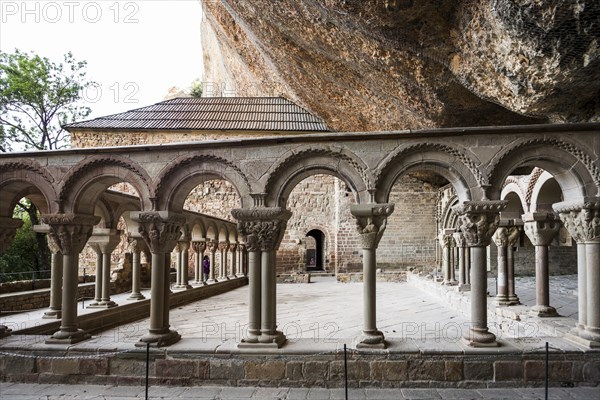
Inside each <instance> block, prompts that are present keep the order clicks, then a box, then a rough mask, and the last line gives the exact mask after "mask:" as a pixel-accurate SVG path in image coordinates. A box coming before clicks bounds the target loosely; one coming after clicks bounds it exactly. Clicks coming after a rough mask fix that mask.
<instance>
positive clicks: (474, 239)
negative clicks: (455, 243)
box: [453, 201, 507, 347]
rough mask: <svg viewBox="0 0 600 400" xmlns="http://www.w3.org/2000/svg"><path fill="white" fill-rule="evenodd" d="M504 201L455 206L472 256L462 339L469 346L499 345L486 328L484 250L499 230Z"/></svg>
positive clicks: (474, 202) (504, 205)
mask: <svg viewBox="0 0 600 400" xmlns="http://www.w3.org/2000/svg"><path fill="white" fill-rule="evenodd" d="M506 204H507V202H506V201H467V202H464V203H462V204H459V205H457V206H454V208H453V209H454V211H455V212H456V213H457V214H458V215H459V217H458V222H459V228H460V231H461V232H462V233H463V235H464V236H465V240H466V241H467V245H468V246H469V248H470V253H471V327H470V329H469V332H468V334H467V335H466V336H465V337H464V341H465V343H466V344H467V345H469V346H472V347H491V346H498V343H497V342H496V335H494V334H493V333H491V332H490V331H489V329H488V326H487V268H486V247H487V246H489V244H490V242H491V240H492V235H493V234H494V232H495V231H496V229H497V228H498V223H499V221H500V211H502V210H503V209H504V208H505V207H506Z"/></svg>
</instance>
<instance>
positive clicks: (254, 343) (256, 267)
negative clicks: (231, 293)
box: [231, 207, 291, 348]
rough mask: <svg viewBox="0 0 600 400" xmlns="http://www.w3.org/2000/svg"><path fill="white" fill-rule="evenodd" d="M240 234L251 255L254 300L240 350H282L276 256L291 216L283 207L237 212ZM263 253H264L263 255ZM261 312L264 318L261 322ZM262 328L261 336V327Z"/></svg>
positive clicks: (251, 300)
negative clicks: (244, 348) (278, 313)
mask: <svg viewBox="0 0 600 400" xmlns="http://www.w3.org/2000/svg"><path fill="white" fill-rule="evenodd" d="M231 214H232V215H233V217H234V218H236V219H237V220H238V231H239V232H240V233H241V234H242V235H243V236H244V239H245V242H246V245H247V246H248V251H249V252H250V254H249V255H250V299H249V309H250V312H249V320H250V321H249V322H250V324H249V325H250V327H249V331H248V337H247V338H245V339H244V340H242V342H241V343H240V344H239V346H240V347H261V348H279V347H281V346H283V344H284V343H285V341H286V338H285V336H284V334H283V333H282V332H280V331H278V330H277V292H276V290H277V279H276V274H277V266H276V263H275V252H276V250H277V248H278V247H279V244H280V243H281V239H282V238H283V234H284V233H285V227H286V224H287V221H288V219H289V218H290V216H291V213H290V212H289V211H288V210H286V209H284V208H279V207H270V208H266V207H260V208H251V209H236V210H233V211H232V212H231ZM259 250H260V251H259ZM258 310H260V318H258V315H257V314H258ZM258 325H260V335H259V334H258V331H257V326H258Z"/></svg>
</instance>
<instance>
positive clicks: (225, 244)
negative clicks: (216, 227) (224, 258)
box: [219, 241, 229, 251]
mask: <svg viewBox="0 0 600 400" xmlns="http://www.w3.org/2000/svg"><path fill="white" fill-rule="evenodd" d="M219 250H220V251H227V250H229V242H225V241H223V242H219Z"/></svg>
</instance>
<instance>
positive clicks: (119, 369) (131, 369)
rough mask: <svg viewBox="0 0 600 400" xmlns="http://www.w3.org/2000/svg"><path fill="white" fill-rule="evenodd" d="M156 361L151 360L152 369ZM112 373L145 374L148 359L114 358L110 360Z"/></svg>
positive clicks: (119, 374)
mask: <svg viewBox="0 0 600 400" xmlns="http://www.w3.org/2000/svg"><path fill="white" fill-rule="evenodd" d="M153 363H154V361H152V360H150V369H152V368H153ZM110 373H111V375H117V376H136V377H137V376H145V375H146V361H145V360H144V361H142V360H135V359H130V358H112V359H111V360H110Z"/></svg>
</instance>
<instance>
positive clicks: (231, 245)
mask: <svg viewBox="0 0 600 400" xmlns="http://www.w3.org/2000/svg"><path fill="white" fill-rule="evenodd" d="M237 247H238V244H237V243H229V251H230V252H232V253H234V252H235V250H236V249H237Z"/></svg>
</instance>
